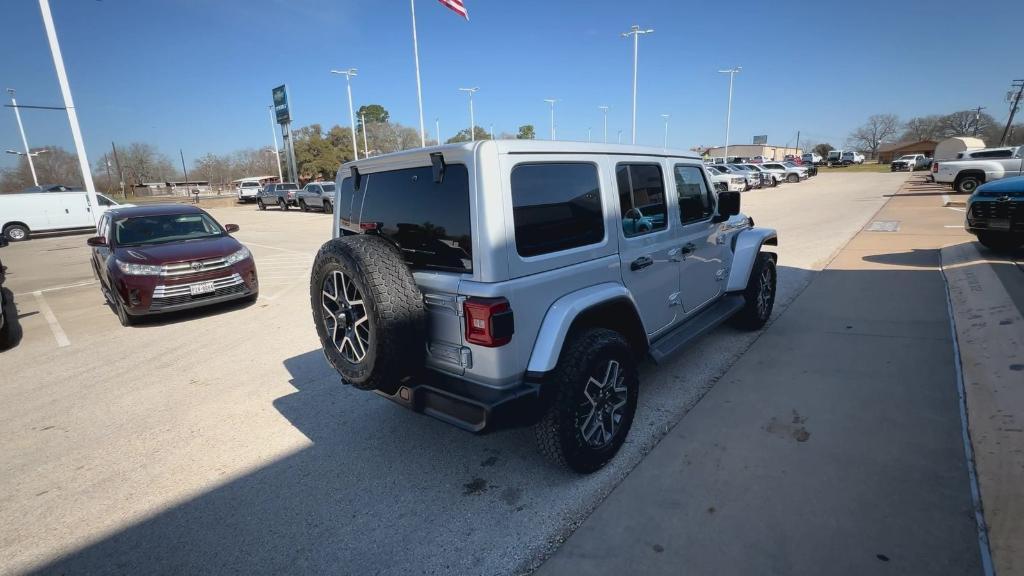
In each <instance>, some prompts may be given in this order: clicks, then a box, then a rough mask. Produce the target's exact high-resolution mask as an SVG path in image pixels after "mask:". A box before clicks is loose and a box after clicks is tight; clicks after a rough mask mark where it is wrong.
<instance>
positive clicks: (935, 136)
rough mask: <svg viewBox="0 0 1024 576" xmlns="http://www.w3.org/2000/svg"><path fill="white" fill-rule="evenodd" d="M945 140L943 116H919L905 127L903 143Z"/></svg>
mask: <svg viewBox="0 0 1024 576" xmlns="http://www.w3.org/2000/svg"><path fill="white" fill-rule="evenodd" d="M942 138H945V134H944V133H943V128H942V116H939V115H937V114H933V115H931V116H919V117H917V118H911V119H910V120H908V121H907V123H906V125H905V126H904V130H903V135H902V136H900V140H901V141H905V142H917V141H920V140H941V139H942Z"/></svg>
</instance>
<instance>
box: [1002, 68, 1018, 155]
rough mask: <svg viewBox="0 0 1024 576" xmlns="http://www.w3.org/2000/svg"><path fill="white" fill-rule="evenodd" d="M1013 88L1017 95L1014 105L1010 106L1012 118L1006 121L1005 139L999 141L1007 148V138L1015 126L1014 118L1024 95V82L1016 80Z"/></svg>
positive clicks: (1014, 98)
mask: <svg viewBox="0 0 1024 576" xmlns="http://www.w3.org/2000/svg"><path fill="white" fill-rule="evenodd" d="M1012 88H1016V89H1017V95H1016V96H1014V97H1013V105H1012V106H1010V117H1009V118H1007V119H1006V128H1003V137H1002V138H1000V139H999V145H1000V146H1006V138H1007V137H1008V136H1009V135H1010V126H1013V116H1014V115H1015V114H1016V113H1017V108H1019V107H1020V97H1021V94H1024V80H1014V81H1013V85H1012ZM1011 93H1012V90H1011Z"/></svg>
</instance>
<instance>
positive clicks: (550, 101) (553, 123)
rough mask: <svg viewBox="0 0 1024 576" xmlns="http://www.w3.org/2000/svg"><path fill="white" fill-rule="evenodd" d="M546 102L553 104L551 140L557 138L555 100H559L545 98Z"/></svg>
mask: <svg viewBox="0 0 1024 576" xmlns="http://www.w3.org/2000/svg"><path fill="white" fill-rule="evenodd" d="M544 101H545V102H547V103H548V104H550V105H551V140H552V141H554V140H555V102H558V100H556V99H554V98H545V99H544Z"/></svg>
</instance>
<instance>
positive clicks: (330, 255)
mask: <svg viewBox="0 0 1024 576" xmlns="http://www.w3.org/2000/svg"><path fill="white" fill-rule="evenodd" d="M336 271H340V272H341V273H342V274H344V275H345V277H346V278H347V279H348V281H351V282H353V283H354V284H355V288H356V289H357V290H358V291H359V294H360V295H361V296H362V300H363V301H364V303H365V304H364V308H365V316H366V317H367V318H368V319H369V321H368V323H369V344H368V346H367V352H366V354H365V357H364V358H363V359H362V360H361V361H359V362H355V363H353V362H351V361H349V360H348V359H346V358H345V357H344V355H342V353H341V352H340V351H339V350H338V347H337V346H336V345H335V343H334V338H333V336H332V335H331V334H329V333H328V326H327V319H326V318H325V317H324V314H325V311H324V308H323V300H322V298H323V286H324V281H325V280H326V279H327V278H328V277H329V276H330V275H332V274H333V273H334V272H336ZM309 293H310V305H311V307H312V310H313V322H314V324H315V325H316V331H317V335H319V337H320V343H321V345H322V346H323V349H324V354H325V356H327V360H328V362H330V363H331V365H332V366H334V369H335V370H337V371H338V373H339V374H341V376H342V378H343V379H344V380H345V382H346V383H348V384H351V385H352V386H354V387H356V388H359V389H361V390H377V389H382V390H394V389H395V388H396V387H397V384H398V383H399V382H400V381H401V380H402V379H404V378H406V377H408V376H416V375H417V374H418V373H420V372H421V371H422V370H423V365H424V353H425V350H426V312H425V310H424V307H423V295H422V293H421V292H420V290H419V288H418V287H417V286H416V281H415V280H414V279H413V276H412V271H410V270H409V267H408V266H406V265H405V262H403V261H402V256H401V254H400V253H399V252H398V249H397V248H396V247H395V246H394V245H393V244H391V243H390V242H389V241H388V240H386V239H384V238H381V237H379V236H373V235H365V234H360V235H353V236H345V237H342V238H336V239H334V240H331V241H329V242H327V243H326V244H324V245H323V246H322V247H321V248H320V251H319V252H318V253H317V255H316V260H315V261H314V263H313V273H312V277H311V279H310V289H309Z"/></svg>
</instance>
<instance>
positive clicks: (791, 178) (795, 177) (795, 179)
mask: <svg viewBox="0 0 1024 576" xmlns="http://www.w3.org/2000/svg"><path fill="white" fill-rule="evenodd" d="M799 181H800V176H798V175H797V174H790V175H789V176H786V182H789V183H790V184H795V183H797V182H799Z"/></svg>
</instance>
